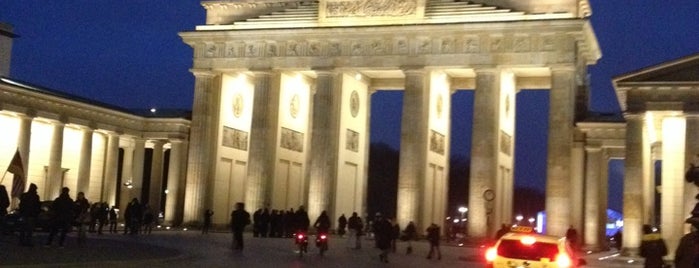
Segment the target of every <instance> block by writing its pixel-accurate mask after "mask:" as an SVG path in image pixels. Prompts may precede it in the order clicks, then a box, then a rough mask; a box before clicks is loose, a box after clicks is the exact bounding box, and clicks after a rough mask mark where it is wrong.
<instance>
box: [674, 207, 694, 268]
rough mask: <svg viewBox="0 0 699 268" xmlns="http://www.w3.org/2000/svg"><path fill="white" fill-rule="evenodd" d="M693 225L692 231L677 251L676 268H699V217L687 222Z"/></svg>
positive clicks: (686, 235)
mask: <svg viewBox="0 0 699 268" xmlns="http://www.w3.org/2000/svg"><path fill="white" fill-rule="evenodd" d="M685 222H686V223H689V224H691V225H692V227H691V231H690V232H689V233H687V234H685V235H684V236H682V238H681V239H680V243H679V245H677V249H676V250H675V268H696V267H699V217H691V218H689V219H687V221H685Z"/></svg>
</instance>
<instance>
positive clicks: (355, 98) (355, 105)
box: [350, 90, 359, 117]
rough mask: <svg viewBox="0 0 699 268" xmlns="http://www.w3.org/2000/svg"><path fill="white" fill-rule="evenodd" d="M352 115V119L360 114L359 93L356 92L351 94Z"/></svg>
mask: <svg viewBox="0 0 699 268" xmlns="http://www.w3.org/2000/svg"><path fill="white" fill-rule="evenodd" d="M350 113H351V114H352V117H357V114H359V93H357V91H356V90H354V91H352V94H350Z"/></svg>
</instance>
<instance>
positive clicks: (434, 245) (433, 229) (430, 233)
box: [427, 223, 442, 260]
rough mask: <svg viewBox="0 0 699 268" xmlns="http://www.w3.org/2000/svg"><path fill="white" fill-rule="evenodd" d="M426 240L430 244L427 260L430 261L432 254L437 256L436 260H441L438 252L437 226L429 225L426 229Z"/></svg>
mask: <svg viewBox="0 0 699 268" xmlns="http://www.w3.org/2000/svg"><path fill="white" fill-rule="evenodd" d="M427 240H428V241H429V242H430V253H429V254H427V259H431V258H432V255H433V254H437V259H438V260H441V259H442V252H441V251H440V250H439V225H437V224H434V223H433V224H431V225H430V227H427Z"/></svg>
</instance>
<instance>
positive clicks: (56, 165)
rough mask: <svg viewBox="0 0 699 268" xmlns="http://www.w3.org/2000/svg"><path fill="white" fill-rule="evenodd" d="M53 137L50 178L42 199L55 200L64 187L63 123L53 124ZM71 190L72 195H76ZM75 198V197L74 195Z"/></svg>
mask: <svg viewBox="0 0 699 268" xmlns="http://www.w3.org/2000/svg"><path fill="white" fill-rule="evenodd" d="M52 124H53V135H52V136H51V148H50V152H49V168H48V178H47V180H46V192H45V193H46V194H45V196H44V197H43V198H42V199H47V200H53V199H54V198H56V197H58V195H59V194H60V193H61V187H62V186H63V167H61V164H62V156H63V129H64V128H65V124H64V123H63V122H53V123H52ZM74 191H75V190H74V189H71V194H73V193H75V192H74ZM73 196H75V195H74V194H73Z"/></svg>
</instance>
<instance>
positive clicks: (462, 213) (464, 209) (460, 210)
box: [459, 207, 468, 220]
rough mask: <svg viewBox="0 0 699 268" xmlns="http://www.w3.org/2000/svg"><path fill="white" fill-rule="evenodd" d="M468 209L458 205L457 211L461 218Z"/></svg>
mask: <svg viewBox="0 0 699 268" xmlns="http://www.w3.org/2000/svg"><path fill="white" fill-rule="evenodd" d="M467 211H468V208H467V207H459V212H460V213H461V219H462V220H463V219H464V213H466V212H467Z"/></svg>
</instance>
